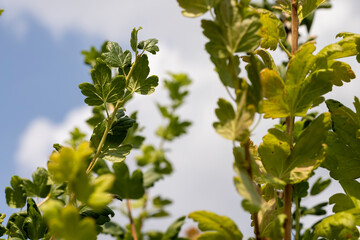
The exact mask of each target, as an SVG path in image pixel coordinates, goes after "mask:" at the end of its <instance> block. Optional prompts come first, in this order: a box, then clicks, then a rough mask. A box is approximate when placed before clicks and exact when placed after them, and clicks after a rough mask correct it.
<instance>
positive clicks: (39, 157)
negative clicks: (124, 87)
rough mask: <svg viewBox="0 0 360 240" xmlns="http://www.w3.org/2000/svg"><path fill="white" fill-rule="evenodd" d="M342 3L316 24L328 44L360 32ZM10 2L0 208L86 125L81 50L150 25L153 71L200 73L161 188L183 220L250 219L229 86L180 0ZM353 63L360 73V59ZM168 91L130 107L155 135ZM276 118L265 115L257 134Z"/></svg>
mask: <svg viewBox="0 0 360 240" xmlns="http://www.w3.org/2000/svg"><path fill="white" fill-rule="evenodd" d="M50 2H51V3H50ZM104 2H105V3H104ZM101 3H102V4H101ZM333 3H334V6H335V7H334V9H333V10H326V11H325V10H324V11H321V12H320V14H319V15H318V16H317V18H316V21H317V22H316V24H315V26H314V29H313V32H314V33H316V34H317V35H319V38H318V43H319V45H320V46H324V44H325V43H331V42H334V41H335V39H334V37H335V35H336V34H337V33H338V32H340V31H350V32H357V33H360V24H355V23H356V22H357V23H359V22H360V17H359V15H357V13H356V11H357V9H358V7H359V6H357V5H359V2H358V1H356V0H343V1H341V0H333ZM0 8H4V9H5V12H4V13H3V15H2V16H1V17H0V66H1V67H0V69H1V72H0V82H1V88H0V100H1V103H2V104H1V105H0V112H1V114H2V117H1V124H0V133H1V134H0V146H1V147H0V151H1V153H2V154H1V166H2V167H1V171H0V212H5V213H8V210H7V207H5V205H6V202H5V196H4V189H5V187H6V186H8V185H9V181H10V178H11V176H12V175H15V174H19V175H20V176H21V177H24V176H26V177H30V175H29V174H30V173H31V170H32V169H34V168H35V167H36V166H37V165H39V164H40V165H43V166H44V164H45V163H46V161H47V156H48V154H49V153H50V152H51V145H52V143H54V141H62V140H64V139H65V138H66V137H67V132H68V130H70V129H71V128H72V127H73V126H75V125H80V126H85V125H84V124H83V123H82V122H83V119H85V118H86V116H87V115H88V114H89V110H88V109H87V108H86V107H85V104H84V103H83V99H84V97H83V96H82V95H81V93H80V91H79V89H78V87H77V86H78V84H79V83H81V82H85V81H90V77H89V74H88V67H87V66H85V65H84V64H83V58H82V55H81V54H80V52H81V50H84V49H89V48H90V46H93V45H94V46H95V47H99V46H100V45H101V44H102V42H103V41H104V40H113V41H118V42H119V43H120V45H122V46H123V48H129V44H128V42H129V37H130V32H131V30H132V28H133V27H139V26H142V27H143V30H142V31H140V33H139V34H140V36H139V37H140V38H142V39H146V38H149V37H155V38H158V39H159V41H160V44H159V45H160V52H159V54H157V55H156V56H151V58H150V66H151V69H152V74H157V75H159V76H160V78H161V79H163V77H165V76H166V74H165V73H166V71H168V70H170V71H173V72H180V71H183V72H186V73H189V75H190V77H192V78H193V79H194V84H193V85H192V89H191V95H190V97H189V99H188V102H189V103H191V104H189V105H188V106H185V107H184V108H183V109H182V114H183V116H184V118H187V119H191V120H192V121H193V122H194V124H193V127H192V129H191V133H190V134H189V135H188V136H186V137H184V138H182V139H180V140H178V141H176V142H175V143H174V144H173V145H171V146H169V147H170V148H172V151H171V157H170V159H171V160H173V162H174V164H175V169H176V171H175V173H174V176H172V177H171V178H169V179H167V180H165V181H163V182H161V183H159V185H158V186H157V190H155V191H158V192H166V194H167V195H170V196H169V197H171V198H173V199H174V200H175V205H174V206H173V208H172V209H171V210H170V211H172V212H173V213H174V216H173V219H174V218H176V217H177V216H179V215H181V214H187V213H189V212H191V211H193V210H197V209H207V210H212V211H215V212H217V213H219V214H224V215H230V216H231V217H232V218H233V219H234V220H236V221H237V222H238V223H241V222H242V221H244V222H247V223H248V219H247V215H245V214H244V213H243V212H242V211H241V210H240V197H238V195H237V194H236V192H235V189H234V187H233V185H232V176H233V172H232V167H231V165H232V156H231V144H230V143H229V142H227V141H225V140H223V139H221V137H219V136H217V135H216V134H215V132H214V130H213V129H212V127H211V125H212V122H213V121H214V114H213V111H214V108H215V106H216V101H217V99H218V98H219V97H221V96H226V93H225V91H224V89H223V88H222V87H221V85H220V83H219V81H218V80H217V78H216V75H215V73H214V72H213V66H212V65H211V63H210V61H209V60H208V56H207V54H206V53H205V51H204V50H203V44H204V42H205V41H206V40H205V38H204V37H203V36H202V33H201V29H200V23H199V20H198V19H186V18H184V17H182V16H181V14H180V9H179V8H178V6H177V4H176V1H175V0H171V1H170V0H154V1H148V0H137V1H122V0H106V1H101V2H100V1H96V0H77V1H76V2H75V1H71V0H63V1H60V0H56V1H46V0H34V1H31V3H30V1H28V0H16V1H15V0H11V1H9V0H0ZM349 21H350V22H351V23H352V24H348V22H349ZM281 57H282V56H281V55H280V56H278V58H281ZM350 63H351V64H352V66H353V68H354V71H355V73H356V74H357V75H359V74H360V71H359V65H356V64H354V61H350ZM359 87H360V84H359V79H356V80H354V81H353V83H351V84H348V85H346V86H345V87H344V88H342V89H336V90H335V91H334V93H333V94H332V95H330V96H329V97H334V98H336V99H339V100H341V101H343V102H344V103H345V104H346V105H348V106H350V105H351V103H352V100H353V96H354V95H355V94H358V92H359V89H360V88H359ZM163 99H164V93H163V92H162V91H161V87H158V89H157V90H156V92H155V94H154V95H152V96H150V97H148V96H146V97H138V98H136V99H135V100H134V101H132V102H131V104H130V105H129V106H128V109H129V111H130V112H132V111H133V110H139V117H140V119H139V120H140V124H141V125H143V126H145V127H146V130H145V134H146V136H147V137H148V139H149V142H150V141H151V140H152V139H153V131H154V129H155V128H156V126H157V125H158V124H159V117H158V115H157V112H156V109H155V101H161V100H163ZM322 109H324V108H322ZM149 116H151V117H149ZM270 124H271V123H269V122H266V121H263V122H262V125H261V126H260V127H259V130H258V133H259V134H257V133H255V140H256V141H257V142H259V141H260V139H261V137H262V135H263V131H264V129H266V128H268V127H269V126H270ZM190 139H191V140H190ZM194 143H195V144H194ZM194 145H196V148H194ZM189 153H191V154H189ZM128 160H129V161H131V159H128ZM204 166H206V168H204ZM194 199H196V200H197V201H195V200H194ZM234 209H235V210H234ZM4 210H5V211H4ZM239 216H243V217H239ZM246 225H247V224H246ZM242 230H243V231H245V232H249V231H250V230H249V228H242ZM246 235H248V234H246Z"/></svg>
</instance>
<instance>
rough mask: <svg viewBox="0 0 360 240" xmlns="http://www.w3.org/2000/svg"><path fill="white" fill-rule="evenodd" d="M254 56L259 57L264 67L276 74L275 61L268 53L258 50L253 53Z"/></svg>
mask: <svg viewBox="0 0 360 240" xmlns="http://www.w3.org/2000/svg"><path fill="white" fill-rule="evenodd" d="M254 54H256V55H259V56H260V57H261V59H262V60H263V62H264V65H265V67H267V68H269V69H271V70H276V71H277V72H278V69H277V67H276V64H275V61H274V59H273V58H272V56H271V54H270V53H269V52H268V51H266V50H265V49H262V48H259V49H257V50H256V51H255V52H254Z"/></svg>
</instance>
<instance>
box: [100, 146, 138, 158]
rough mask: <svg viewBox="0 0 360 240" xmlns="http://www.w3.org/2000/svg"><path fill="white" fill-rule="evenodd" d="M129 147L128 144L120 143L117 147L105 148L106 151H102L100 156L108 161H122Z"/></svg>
mask: <svg viewBox="0 0 360 240" xmlns="http://www.w3.org/2000/svg"><path fill="white" fill-rule="evenodd" d="M131 149H132V146H131V145H129V144H127V145H121V146H119V147H117V148H109V149H108V150H106V152H104V153H103V155H102V156H101V158H102V159H104V160H107V161H110V162H122V161H124V160H125V158H126V156H127V155H128V154H129V153H130V151H131Z"/></svg>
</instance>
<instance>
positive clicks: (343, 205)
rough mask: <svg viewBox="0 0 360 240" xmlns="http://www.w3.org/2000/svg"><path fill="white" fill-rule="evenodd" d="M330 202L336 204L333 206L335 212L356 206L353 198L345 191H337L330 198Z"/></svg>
mask: <svg viewBox="0 0 360 240" xmlns="http://www.w3.org/2000/svg"><path fill="white" fill-rule="evenodd" d="M329 204H335V205H334V206H333V208H332V211H333V212H334V213H337V212H342V211H346V210H349V209H352V208H355V205H354V203H353V201H352V200H351V198H350V197H349V196H348V195H346V194H343V193H336V194H334V195H332V196H331V197H330V198H329Z"/></svg>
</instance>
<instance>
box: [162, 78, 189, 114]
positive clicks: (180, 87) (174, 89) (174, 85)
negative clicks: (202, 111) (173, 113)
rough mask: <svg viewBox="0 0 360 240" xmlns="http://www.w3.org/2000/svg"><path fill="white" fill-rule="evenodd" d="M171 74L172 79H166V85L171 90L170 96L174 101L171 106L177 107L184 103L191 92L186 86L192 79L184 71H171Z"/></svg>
mask: <svg viewBox="0 0 360 240" xmlns="http://www.w3.org/2000/svg"><path fill="white" fill-rule="evenodd" d="M169 75H170V77H171V79H165V81H164V87H165V88H166V89H167V90H168V91H169V97H170V99H171V100H172V101H173V104H172V106H171V107H172V108H174V109H176V108H178V107H179V106H180V105H181V104H183V101H184V98H185V97H186V96H187V95H188V93H189V92H188V90H186V88H187V86H189V85H190V84H191V82H192V80H191V79H190V78H189V77H188V76H187V75H186V74H183V73H179V74H174V73H169ZM164 117H165V116H164Z"/></svg>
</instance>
